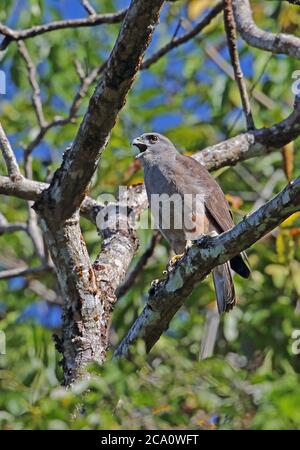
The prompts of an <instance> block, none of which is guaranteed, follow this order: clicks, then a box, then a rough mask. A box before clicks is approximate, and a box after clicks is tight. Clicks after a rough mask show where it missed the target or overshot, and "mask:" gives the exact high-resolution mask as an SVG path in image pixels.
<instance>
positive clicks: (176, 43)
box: [140, 1, 223, 70]
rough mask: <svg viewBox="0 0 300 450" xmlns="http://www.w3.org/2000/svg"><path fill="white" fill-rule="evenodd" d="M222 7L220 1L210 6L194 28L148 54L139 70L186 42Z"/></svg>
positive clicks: (205, 25) (146, 67) (207, 23)
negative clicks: (208, 10)
mask: <svg viewBox="0 0 300 450" xmlns="http://www.w3.org/2000/svg"><path fill="white" fill-rule="evenodd" d="M222 8H223V2H222V1H220V2H219V3H217V4H216V6H214V7H213V8H212V10H211V11H210V12H209V13H208V14H207V16H206V17H204V19H202V20H201V21H200V22H199V23H198V24H197V25H195V27H194V28H192V29H191V30H190V31H188V32H187V33H185V34H184V35H182V36H180V37H178V38H174V37H173V39H172V40H171V41H170V42H168V44H166V45H165V46H164V47H162V48H161V49H160V50H158V51H157V52H156V53H154V54H153V55H152V56H150V57H149V58H148V59H146V60H145V61H144V62H143V63H142V64H141V67H140V70H145V69H148V68H149V67H150V66H151V65H152V64H154V63H156V62H157V61H158V60H159V59H160V58H162V57H163V56H165V55H166V54H167V53H169V52H170V51H171V50H173V49H174V48H177V47H179V46H180V45H182V44H185V43H186V42H188V41H190V40H191V39H193V38H194V37H195V36H197V35H198V34H199V33H200V32H201V31H202V30H203V29H204V28H205V27H207V25H209V24H210V22H211V21H212V20H213V19H214V18H215V17H216V16H217V15H218V14H219V13H220V12H221V11H222Z"/></svg>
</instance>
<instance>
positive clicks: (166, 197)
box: [144, 164, 204, 253]
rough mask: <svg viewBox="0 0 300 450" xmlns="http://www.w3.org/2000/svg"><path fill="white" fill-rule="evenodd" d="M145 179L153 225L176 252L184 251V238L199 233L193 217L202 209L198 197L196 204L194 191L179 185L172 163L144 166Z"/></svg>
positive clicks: (185, 239)
mask: <svg viewBox="0 0 300 450" xmlns="http://www.w3.org/2000/svg"><path fill="white" fill-rule="evenodd" d="M175 169H176V167H175ZM144 178H145V187H146V192H147V196H148V201H149V206H150V208H151V212H152V215H153V217H154V221H155V224H156V227H158V228H159V229H160V231H161V232H162V234H163V235H164V236H165V237H166V239H167V240H168V241H169V242H170V244H171V245H172V247H173V249H174V250H175V252H176V253H181V252H183V251H184V247H185V244H186V241H187V240H189V239H195V238H196V237H198V235H199V233H198V231H197V230H196V226H195V223H196V217H198V219H199V217H200V216H199V209H200V212H201V211H202V210H203V208H204V204H203V202H202V200H201V198H200V203H199V199H198V200H197V198H196V196H195V193H193V192H187V191H184V190H183V189H182V188H181V187H180V183H179V180H177V179H176V174H175V171H174V167H172V164H170V165H164V164H155V165H147V166H146V167H144ZM197 210H198V214H197ZM196 231H197V233H196V234H197V236H196V235H195V232H196Z"/></svg>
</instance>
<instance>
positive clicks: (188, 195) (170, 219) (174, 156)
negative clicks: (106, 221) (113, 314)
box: [132, 133, 250, 313]
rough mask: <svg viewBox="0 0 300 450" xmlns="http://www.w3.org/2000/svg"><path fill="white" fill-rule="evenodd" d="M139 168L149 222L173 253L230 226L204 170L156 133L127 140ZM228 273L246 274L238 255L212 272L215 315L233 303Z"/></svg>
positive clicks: (220, 197) (224, 206)
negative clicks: (134, 149) (151, 217)
mask: <svg viewBox="0 0 300 450" xmlns="http://www.w3.org/2000/svg"><path fill="white" fill-rule="evenodd" d="M132 144H133V145H134V146H136V147H138V149H139V151H140V153H139V155H138V156H137V158H139V160H140V161H141V163H142V166H143V169H144V179H145V187H146V192H147V196H148V201H149V205H150V208H151V211H152V213H153V215H154V218H155V221H156V223H157V225H158V227H159V229H160V231H161V233H162V234H163V236H164V237H165V238H166V239H167V241H168V242H169V243H170V245H171V247H172V249H173V250H174V251H175V253H176V254H180V253H183V252H184V251H185V248H186V245H188V244H189V242H190V241H193V240H196V239H199V238H200V237H201V236H202V235H204V234H210V235H216V234H220V233H223V232H224V231H227V230H229V229H230V228H232V227H233V226H234V222H233V219H232V215H231V212H230V209H229V205H228V203H227V200H226V199H225V196H224V194H223V191H222V190H221V188H220V186H219V185H218V183H217V182H216V180H215V179H214V178H213V177H212V176H211V175H210V173H209V172H208V171H207V169H206V168H205V167H204V166H203V165H202V164H200V163H198V162H197V161H196V160H195V159H193V158H191V157H189V156H183V155H180V154H179V153H178V151H177V150H176V148H175V146H174V145H173V144H172V142H171V141H170V140H169V139H168V138H166V137H165V136H163V135H161V134H159V133H145V134H142V135H141V136H139V137H137V138H136V139H134V140H133V142H132ZM231 269H232V270H234V271H235V272H236V273H238V274H239V275H240V276H242V277H243V278H248V277H249V275H250V270H249V268H248V265H247V258H246V255H245V254H244V253H243V254H240V255H237V256H235V257H234V258H232V259H231V260H230V261H228V262H226V263H224V264H222V265H219V266H217V267H215V268H214V269H213V271H212V275H213V280H214V286H215V291H216V297H217V305H218V311H219V313H222V312H224V311H229V310H230V309H232V308H233V306H234V305H235V303H236V295H235V290H234V284H233V280H232V274H231Z"/></svg>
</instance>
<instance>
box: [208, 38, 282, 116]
mask: <svg viewBox="0 0 300 450" xmlns="http://www.w3.org/2000/svg"><path fill="white" fill-rule="evenodd" d="M204 51H205V53H206V54H207V55H208V56H209V57H210V58H211V59H212V61H213V62H214V63H215V64H216V65H217V66H218V67H220V68H221V69H222V70H223V71H224V72H225V73H226V74H227V75H228V76H229V77H230V78H231V79H232V80H234V73H233V69H232V67H231V65H230V64H228V62H227V61H226V59H225V58H223V56H222V55H221V54H220V53H219V52H218V51H217V49H216V48H215V47H214V46H213V45H211V44H207V45H205V47H204ZM246 81H247V80H246ZM248 87H249V89H250V93H251V95H252V96H253V98H255V100H257V101H258V102H259V103H260V104H261V105H263V106H265V107H266V108H270V109H274V108H275V107H276V106H277V104H276V103H275V102H274V100H272V99H271V98H270V97H268V96H267V95H266V94H264V93H263V92H262V91H259V90H258V89H256V88H255V87H252V86H250V85H248Z"/></svg>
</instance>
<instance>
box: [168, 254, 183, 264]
mask: <svg viewBox="0 0 300 450" xmlns="http://www.w3.org/2000/svg"><path fill="white" fill-rule="evenodd" d="M184 255H185V253H180V254H179V255H174V256H172V258H171V259H170V263H169V264H170V266H175V264H176V263H177V261H179V260H180V259H181V258H182V257H183V256H184Z"/></svg>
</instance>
